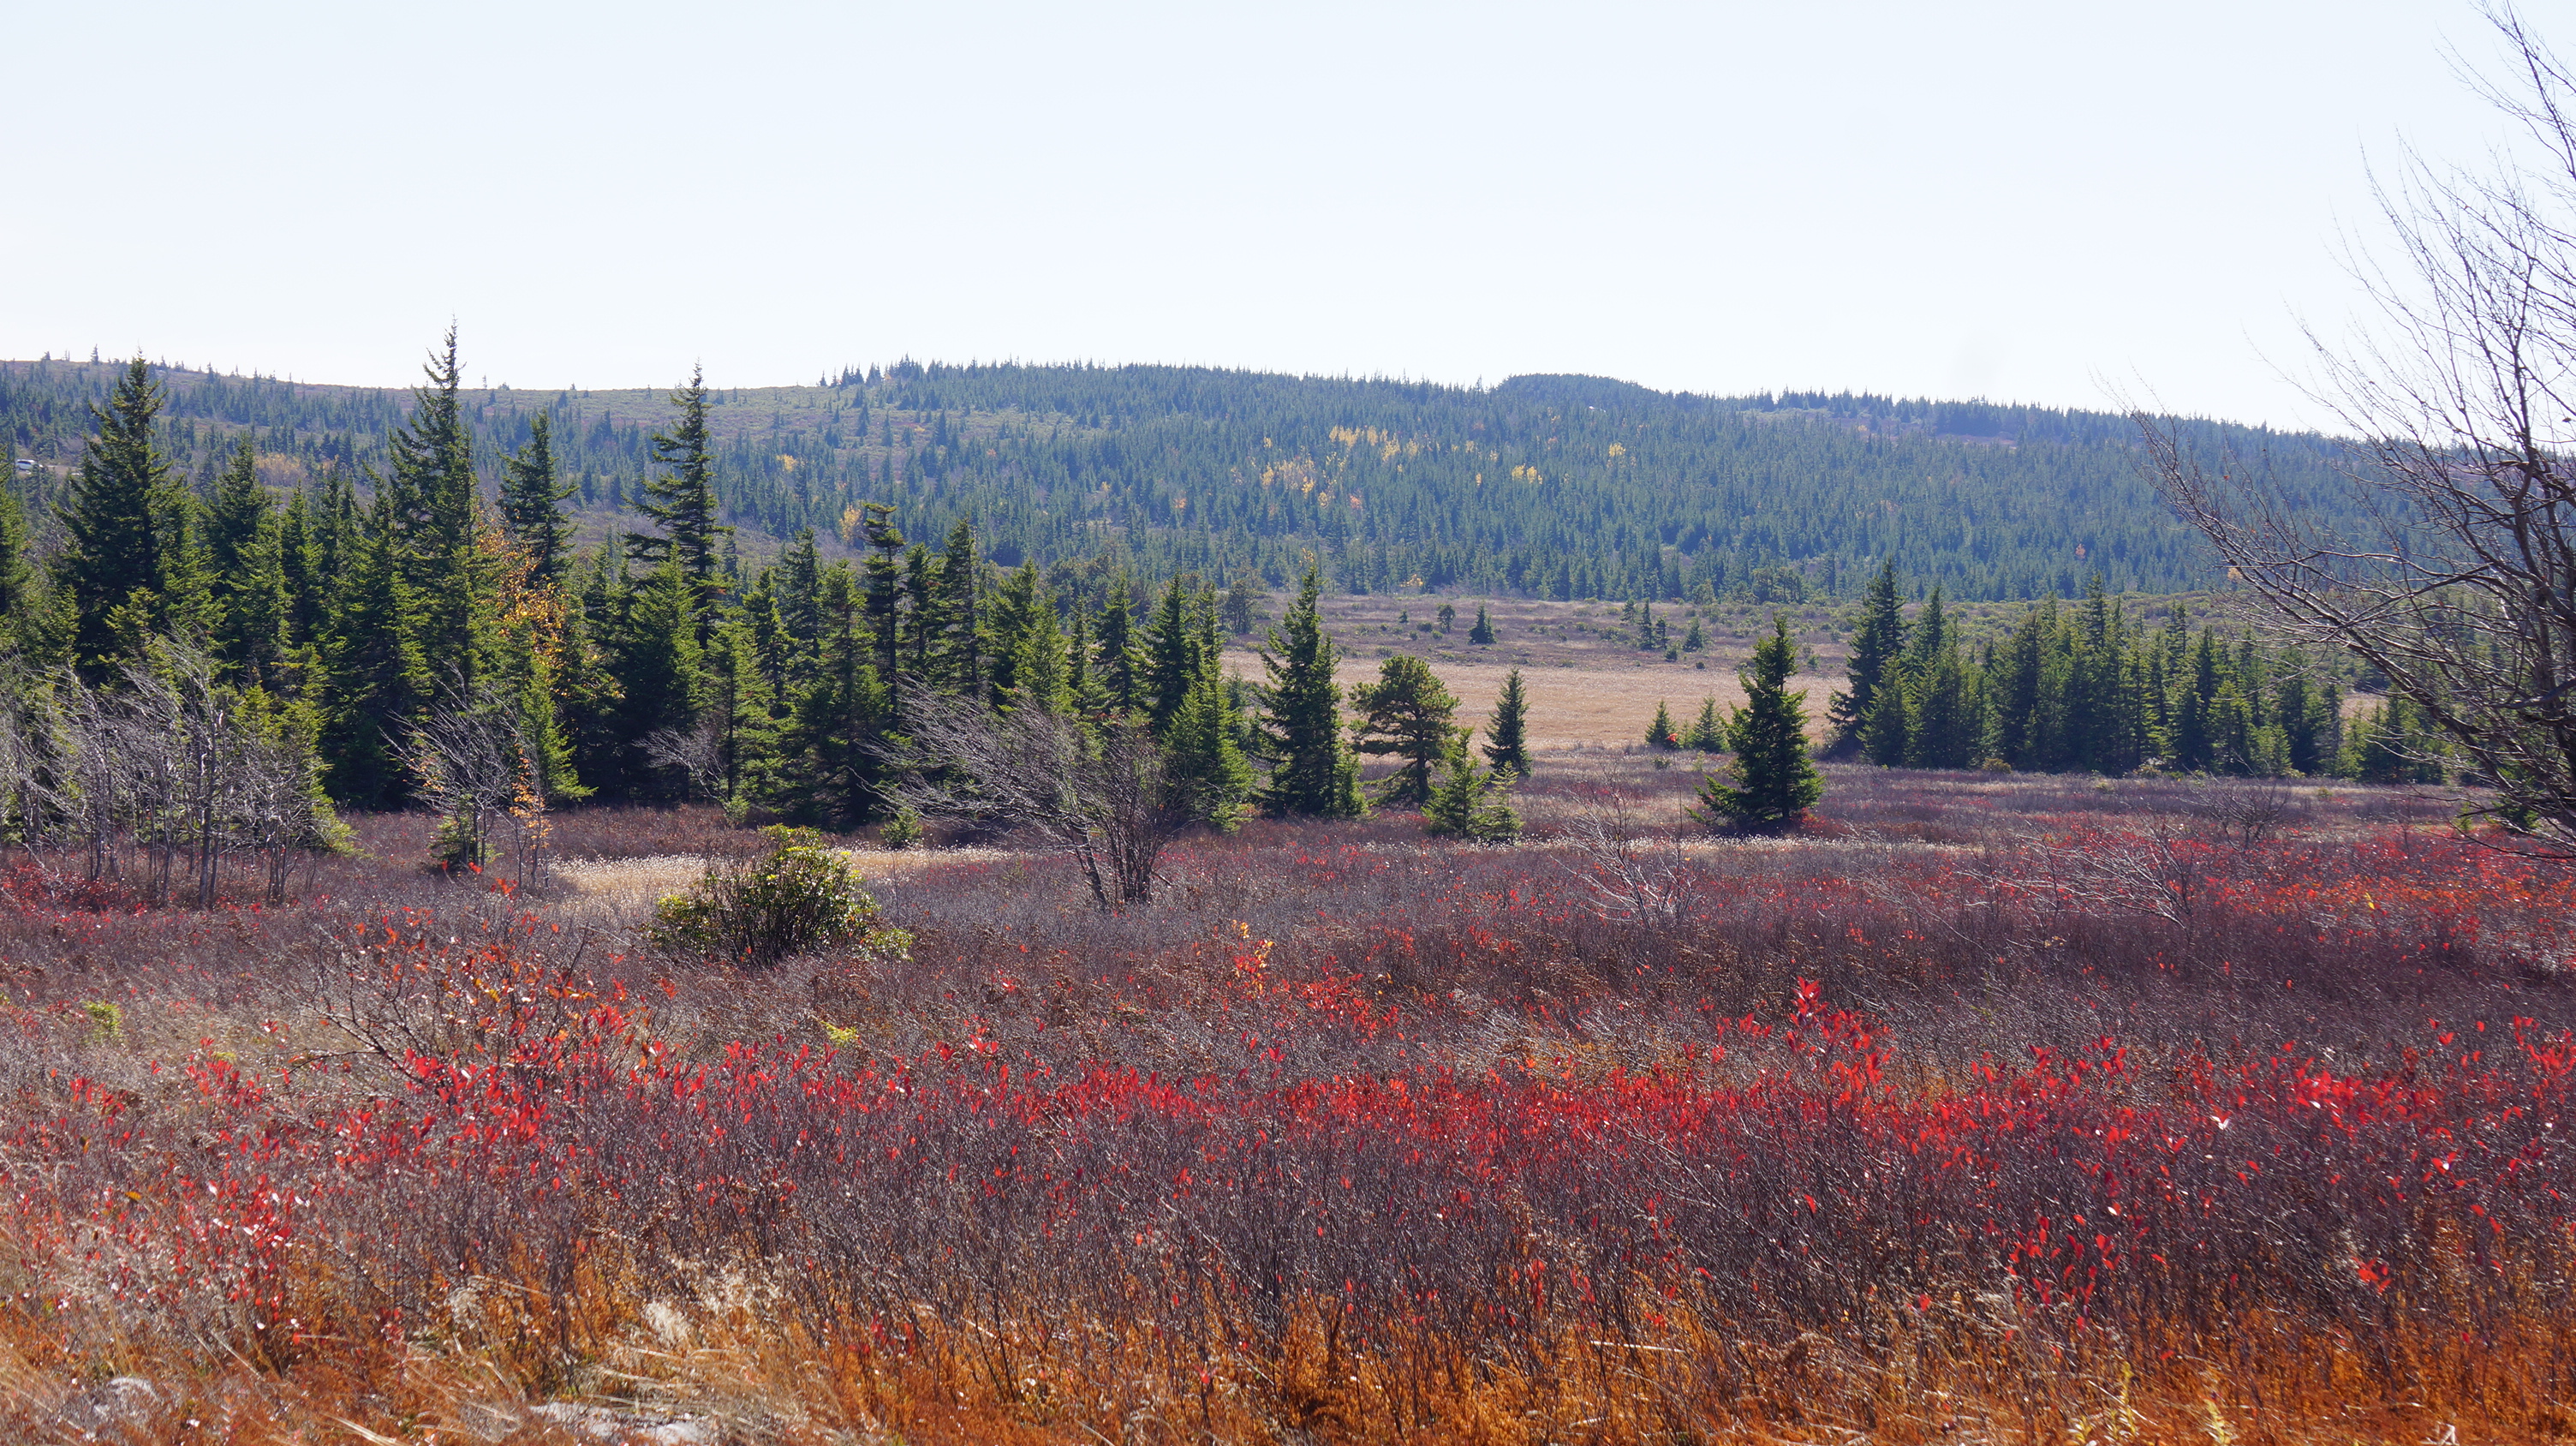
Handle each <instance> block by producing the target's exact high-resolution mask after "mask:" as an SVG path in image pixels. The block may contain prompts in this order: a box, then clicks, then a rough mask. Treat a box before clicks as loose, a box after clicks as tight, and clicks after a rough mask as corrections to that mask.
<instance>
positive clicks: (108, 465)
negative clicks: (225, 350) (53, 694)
mask: <svg viewBox="0 0 2576 1446" xmlns="http://www.w3.org/2000/svg"><path fill="white" fill-rule="evenodd" d="M161 404H162V391H161V385H160V383H158V382H156V381H154V380H153V379H152V371H151V368H149V367H148V366H146V365H145V364H144V361H143V358H141V357H136V358H135V359H134V361H133V362H132V364H130V365H129V366H128V367H127V368H126V370H125V374H124V376H123V377H121V378H120V379H119V380H118V382H117V385H116V390H115V392H114V393H112V394H111V395H110V396H109V398H108V400H107V404H106V405H105V406H93V407H92V408H91V409H90V413H91V416H92V418H93V419H94V421H95V424H96V427H97V431H96V434H95V435H94V436H93V437H92V438H91V439H90V443H89V446H88V448H87V449H86V450H85V451H84V452H83V453H82V454H81V463H80V470H79V471H78V472H76V473H74V474H73V477H72V482H71V485H70V487H69V488H67V489H66V493H65V496H64V498H63V500H62V501H61V502H60V503H58V504H57V505H56V507H55V516H56V518H57V519H58V520H59V521H60V522H61V524H62V529H63V545H62V549H61V551H59V552H57V553H56V554H55V555H54V562H53V566H54V581H55V586H56V587H57V588H58V589H60V591H61V592H62V594H63V597H64V600H65V602H66V604H67V605H68V606H69V608H70V610H71V614H72V657H73V661H74V663H75V664H76V665H77V666H78V667H79V669H80V671H81V675H82V676H83V677H84V678H87V679H89V680H91V681H97V680H99V679H102V678H105V677H107V676H109V675H110V674H112V673H113V672H114V671H115V669H116V668H117V666H118V665H119V664H121V663H123V662H127V661H134V660H139V658H140V657H141V654H140V653H139V652H136V651H134V650H133V645H134V643H135V641H136V637H135V634H136V629H135V627H134V620H135V619H136V617H137V616H138V615H141V616H144V617H146V618H149V617H150V615H151V614H152V612H153V611H154V610H155V609H156V607H157V605H158V600H159V591H160V587H161V572H162V557H161V543H162V540H163V537H164V534H165V532H166V530H167V529H166V527H165V525H164V522H163V518H162V513H163V512H164V511H165V510H166V509H167V508H168V506H169V501H170V499H169V494H170V492H171V490H172V488H171V469H170V463H169V459H168V458H166V457H164V456H163V455H162V453H161V449H160V446H159V445H158V443H157V442H156V441H155V439H154V436H153V422H154V420H155V419H156V418H157V417H158V416H159V415H160V412H161ZM152 621H157V619H152ZM144 631H150V628H149V627H148V626H147V627H146V628H145V629H144Z"/></svg>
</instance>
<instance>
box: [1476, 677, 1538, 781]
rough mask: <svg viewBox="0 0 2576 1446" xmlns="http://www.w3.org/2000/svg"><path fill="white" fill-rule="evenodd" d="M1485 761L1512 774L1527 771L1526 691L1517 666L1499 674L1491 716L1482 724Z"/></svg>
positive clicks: (1525, 772)
mask: <svg viewBox="0 0 2576 1446" xmlns="http://www.w3.org/2000/svg"><path fill="white" fill-rule="evenodd" d="M1485 762H1486V763H1487V764H1488V765H1489V766H1491V767H1492V768H1493V769H1494V770H1495V771H1497V772H1502V771H1505V770H1508V771H1509V772H1510V773H1511V774H1512V775H1513V776H1514V777H1518V778H1527V777H1529V775H1530V756H1529V693H1528V692H1527V690H1526V689H1524V688H1523V687H1522V685H1521V670H1520V669H1518V668H1514V669H1512V670H1511V671H1510V672H1508V673H1505V674H1504V675H1503V689H1502V692H1501V693H1500V694H1498V695H1497V696H1496V697H1495V699H1494V716H1493V719H1492V721H1490V722H1488V723H1487V724H1486V725H1485Z"/></svg>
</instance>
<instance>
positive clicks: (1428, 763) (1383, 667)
mask: <svg viewBox="0 0 2576 1446" xmlns="http://www.w3.org/2000/svg"><path fill="white" fill-rule="evenodd" d="M1351 707H1352V708H1353V709H1354V710H1355V711H1356V712H1357V713H1358V714H1359V717H1358V719H1357V720H1356V721H1355V722H1354V723H1353V724H1352V725H1351V730H1352V734H1353V746H1354V748H1355V749H1356V750H1357V751H1358V752H1361V753H1366V754H1371V755H1375V756H1380V757H1384V756H1389V755H1392V756H1394V757H1397V758H1401V759H1403V760H1404V766H1403V767H1401V768H1399V769H1397V770H1396V771H1395V772H1394V773H1393V774H1391V775H1389V776H1388V777H1387V778H1386V779H1385V780H1384V781H1382V782H1381V783H1380V784H1379V785H1378V789H1379V792H1378V799H1379V801H1380V802H1382V803H1386V804H1391V805H1394V806H1396V807H1399V808H1401V807H1418V806H1420V805H1421V803H1422V801H1423V800H1424V799H1427V798H1429V797H1430V796H1431V770H1432V769H1433V768H1435V767H1437V766H1438V765H1439V762H1440V758H1441V755H1442V754H1444V753H1446V752H1447V751H1448V749H1449V743H1450V738H1451V735H1452V734H1454V733H1456V732H1457V725H1456V723H1455V721H1454V720H1455V718H1456V715H1457V712H1458V699H1457V698H1456V697H1455V696H1454V695H1452V694H1451V693H1450V691H1449V690H1448V689H1447V688H1445V687H1443V686H1441V683H1440V679H1439V678H1438V677H1437V676H1436V675H1434V674H1433V673H1432V671H1431V666H1430V665H1429V664H1428V663H1425V662H1423V661H1422V660H1421V659H1420V658H1417V657H1414V656H1413V655H1412V654H1410V653H1398V654H1396V655H1395V656H1394V657H1391V658H1389V659H1387V660H1386V661H1385V662H1383V663H1381V664H1379V665H1378V672H1377V681H1376V682H1374V683H1362V684H1360V685H1359V686H1358V687H1355V688H1353V689H1352V690H1351Z"/></svg>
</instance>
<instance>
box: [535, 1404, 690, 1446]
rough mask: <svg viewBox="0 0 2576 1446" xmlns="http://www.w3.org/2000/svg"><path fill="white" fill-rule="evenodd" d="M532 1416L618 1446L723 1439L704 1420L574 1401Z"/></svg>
mask: <svg viewBox="0 0 2576 1446" xmlns="http://www.w3.org/2000/svg"><path fill="white" fill-rule="evenodd" d="M528 1414H529V1415H531V1416H534V1417H536V1418H537V1419H538V1420H540V1421H548V1422H552V1423H553V1424H555V1425H557V1426H560V1427H562V1428H563V1429H565V1430H567V1431H570V1432H572V1433H573V1434H575V1435H577V1436H582V1437H585V1438H587V1439H589V1440H592V1441H604V1442H611V1443H614V1446H717V1443H718V1442H719V1441H720V1440H721V1439H722V1436H721V1434H720V1433H719V1432H718V1431H717V1430H716V1424H715V1423H714V1422H713V1421H709V1420H707V1419H706V1418H704V1417H701V1416H654V1415H647V1414H644V1413H641V1412H635V1411H613V1410H610V1409H609V1408H608V1407H606V1406H583V1405H578V1404H575V1403H574V1402H571V1401H549V1402H547V1403H546V1404H545V1405H542V1406H539V1407H536V1408H535V1409H534V1410H531V1411H530V1412H529V1413H528Z"/></svg>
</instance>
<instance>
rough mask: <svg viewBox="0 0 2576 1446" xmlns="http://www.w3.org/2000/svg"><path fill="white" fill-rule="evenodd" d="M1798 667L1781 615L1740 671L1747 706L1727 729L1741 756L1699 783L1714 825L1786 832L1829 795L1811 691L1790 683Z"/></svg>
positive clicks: (1704, 815)
mask: <svg viewBox="0 0 2576 1446" xmlns="http://www.w3.org/2000/svg"><path fill="white" fill-rule="evenodd" d="M1797 665H1798V654H1797V646H1796V645H1795V644H1794V643H1792V642H1791V641H1790V640H1789V623H1788V620H1787V619H1786V618H1783V617H1780V616H1777V615H1774V616H1773V618H1772V620H1771V636H1769V637H1767V638H1764V639H1763V640H1762V641H1761V642H1759V643H1756V644H1755V645H1754V648H1753V658H1752V661H1751V662H1750V663H1749V664H1748V665H1747V666H1746V669H1745V671H1744V672H1743V673H1742V674H1741V675H1740V676H1741V678H1742V680H1743V683H1744V698H1745V702H1744V706H1743V707H1741V708H1738V709H1736V710H1735V712H1734V714H1733V716H1732V717H1731V718H1730V719H1729V720H1728V723H1727V730H1726V733H1727V738H1726V741H1727V743H1728V745H1729V746H1730V747H1732V748H1733V749H1734V751H1735V758H1734V761H1733V762H1732V763H1730V764H1729V765H1728V766H1727V769H1726V772H1725V774H1724V775H1722V776H1721V775H1711V776H1710V777H1708V778H1706V779H1703V780H1702V781H1701V783H1700V787H1699V807H1698V809H1697V810H1696V812H1697V814H1698V816H1699V818H1700V819H1701V820H1702V821H1703V822H1705V823H1707V824H1708V825H1709V826H1710V827H1712V828H1720V827H1732V828H1738V829H1743V830H1745V831H1746V832H1750V833H1779V832H1781V831H1783V830H1785V829H1789V828H1793V827H1795V826H1796V825H1797V824H1798V823H1799V822H1800V821H1801V820H1802V819H1804V818H1805V817H1806V815H1807V810H1808V809H1809V808H1812V807H1814V806H1815V802H1816V800H1817V799H1819V798H1822V797H1824V793H1825V781H1824V778H1823V777H1822V776H1821V775H1819V774H1818V773H1817V772H1816V765H1815V763H1814V762H1813V761H1812V760H1811V759H1810V758H1809V757H1808V756H1807V722H1806V708H1805V698H1806V696H1807V695H1806V694H1804V693H1791V692H1790V691H1789V687H1788V684H1789V675H1790V674H1791V673H1792V672H1794V671H1796V669H1797Z"/></svg>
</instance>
